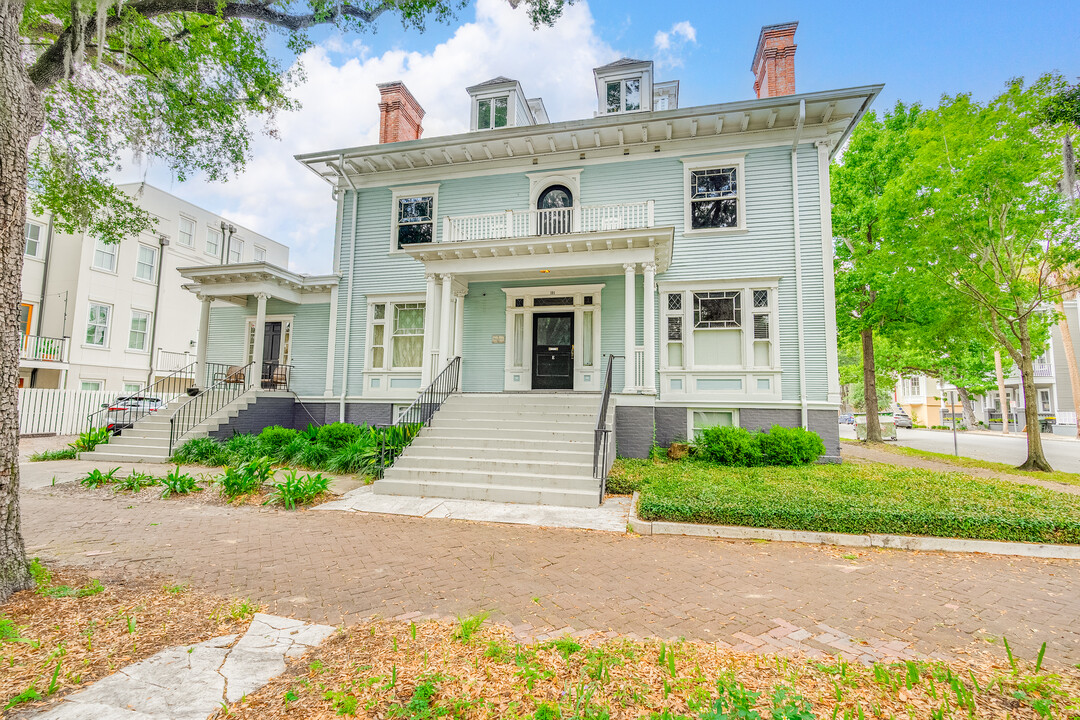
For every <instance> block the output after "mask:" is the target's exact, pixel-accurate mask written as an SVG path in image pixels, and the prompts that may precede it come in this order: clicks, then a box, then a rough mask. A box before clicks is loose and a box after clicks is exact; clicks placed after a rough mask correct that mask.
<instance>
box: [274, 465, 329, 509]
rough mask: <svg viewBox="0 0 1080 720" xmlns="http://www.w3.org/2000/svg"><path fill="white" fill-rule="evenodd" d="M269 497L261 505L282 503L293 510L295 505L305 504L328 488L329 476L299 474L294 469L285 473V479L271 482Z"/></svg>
mask: <svg viewBox="0 0 1080 720" xmlns="http://www.w3.org/2000/svg"><path fill="white" fill-rule="evenodd" d="M272 487H273V489H272V490H271V491H270V497H268V498H266V502H264V503H263V505H270V504H275V505H284V506H285V509H286V510H293V509H295V508H296V506H297V505H306V504H308V503H310V502H311V501H313V500H314V499H315V498H317V497H319V496H320V495H322V494H323V493H324V492H326V491H327V490H329V488H330V478H328V477H324V476H323V475H322V474H320V473H315V474H314V475H303V476H301V475H299V474H298V473H297V472H296V471H295V470H290V471H289V472H288V473H286V474H285V479H284V480H283V481H281V482H277V483H274V484H273V486H272Z"/></svg>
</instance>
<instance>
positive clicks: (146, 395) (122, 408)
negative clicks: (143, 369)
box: [86, 362, 195, 431]
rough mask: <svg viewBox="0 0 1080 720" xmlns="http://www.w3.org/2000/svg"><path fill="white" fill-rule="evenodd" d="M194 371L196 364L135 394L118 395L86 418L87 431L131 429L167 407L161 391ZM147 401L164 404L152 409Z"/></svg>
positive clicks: (190, 364)
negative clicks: (151, 414) (157, 401)
mask: <svg viewBox="0 0 1080 720" xmlns="http://www.w3.org/2000/svg"><path fill="white" fill-rule="evenodd" d="M194 369H195V363H194V362H192V363H189V364H188V365H186V366H185V367H182V368H180V369H179V370H176V371H174V372H171V373H169V374H168V375H166V376H165V377H163V378H161V379H160V380H158V381H157V382H155V383H153V384H151V385H146V386H144V387H141V388H139V389H138V390H136V391H135V392H129V393H124V394H123V395H118V396H117V397H115V398H113V399H112V400H110V401H109V402H108V403H106V404H105V405H103V406H102V407H101V409H100V410H97V411H95V412H92V413H90V414H89V415H88V416H87V417H86V426H87V427H86V429H87V430H90V431H92V430H94V429H96V428H99V427H107V428H109V429H110V430H114V429H115V430H117V431H120V430H124V429H126V428H129V427H131V426H132V425H134V424H135V423H136V422H138V421H139V420H142V419H143V418H144V417H146V416H147V415H149V414H150V413H152V412H156V411H157V410H158V409H159V408H161V407H165V405H167V404H168V400H164V399H162V397H161V395H163V394H164V393H162V392H161V391H162V390H163V389H165V386H166V385H168V384H169V383H171V382H174V381H175V380H177V379H178V378H180V377H182V376H184V375H190V374H191V373H192V372H193V371H194ZM169 394H170V395H174V396H175V395H178V394H179V393H171V392H170V393H169ZM170 399H171V398H170ZM146 400H151V401H154V400H161V401H162V404H161V405H158V406H155V407H150V403H149V402H146Z"/></svg>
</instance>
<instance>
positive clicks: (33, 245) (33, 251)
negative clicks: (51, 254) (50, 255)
mask: <svg viewBox="0 0 1080 720" xmlns="http://www.w3.org/2000/svg"><path fill="white" fill-rule="evenodd" d="M23 235H25V236H26V245H25V246H24V248H23V254H24V255H26V256H27V257H32V258H36V257H41V251H42V250H44V247H43V246H44V245H45V243H44V242H43V241H42V239H41V226H40V225H38V224H37V223H32V222H28V223H26V224H25V225H23Z"/></svg>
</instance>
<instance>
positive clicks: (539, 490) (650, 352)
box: [173, 23, 881, 505]
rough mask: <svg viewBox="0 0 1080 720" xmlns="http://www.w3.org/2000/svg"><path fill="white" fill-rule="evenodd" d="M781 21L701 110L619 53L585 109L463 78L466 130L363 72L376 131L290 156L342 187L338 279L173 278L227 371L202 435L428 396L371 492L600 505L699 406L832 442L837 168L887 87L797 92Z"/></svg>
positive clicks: (214, 270)
mask: <svg viewBox="0 0 1080 720" xmlns="http://www.w3.org/2000/svg"><path fill="white" fill-rule="evenodd" d="M794 32H795V24H794V23H791V24H784V25H777V26H770V27H766V28H763V29H762V32H761V36H760V39H759V42H758V47H757V52H756V55H755V57H754V60H753V67H752V69H753V72H754V77H755V83H754V89H755V95H756V97H752V99H748V100H737V101H734V102H723V103H719V104H713V105H700V106H695V107H682V106H680V103H679V85H678V82H677V81H666V82H661V81H660V80H659V79H658V78H656V77H654V66H653V63H652V62H649V61H639V60H632V59H625V58H624V59H622V60H619V61H617V62H614V63H611V64H609V65H605V66H603V67H599V68H596V69H595V70H594V71H593V74H594V76H595V82H596V94H597V105H596V111H595V112H594V113H593V115H592V116H591V117H587V118H579V119H572V120H566V121H559V122H551V121H550V120H549V119H548V117H547V114H546V111H545V109H544V104H543V102H542V101H541V100H540V99H539V98H529V97H528V96H527V95H526V93H525V91H524V89H523V88H522V86H521V84H519V83H518V82H516V81H514V80H511V79H508V78H504V77H498V78H495V79H493V80H489V81H487V82H481V83H479V84H477V85H475V86H473V87H470V88H468V93H469V95H470V96H471V116H470V126H471V129H470V131H469V132H467V133H462V134H459V135H451V136H446V137H432V138H422V137H421V133H422V130H421V122H422V119H423V110H422V109H421V107H420V104H419V102H418V101H417V100H416V99H415V98H413V96H412V95H411V94H410V93H409V91H408V90H407V89H406V88H405V87H404V86H403V85H402V84H401V83H388V84H385V85H381V86H380V92H381V97H382V102H381V103H380V109H381V113H382V119H381V122H382V126H381V128H380V129H381V138H382V139H383V141H384V142H381V143H380V144H378V145H369V146H363V147H353V148H342V149H333V150H327V151H325V152H317V153H311V154H306V155H302V156H299V157H298V159H299V161H300V162H301V163H302V164H303V165H304V166H306V168H307V169H308V170H311V171H313V172H315V173H316V174H318V175H319V177H321V178H323V179H324V180H326V182H327V183H328V184H329V185H330V186H331V187H332V190H333V194H334V198H335V200H336V208H335V212H336V227H337V235H336V242H335V246H334V258H333V273H332V274H329V275H326V276H320V277H312V276H302V275H296V274H293V273H291V272H289V271H287V270H284V269H282V268H277V267H274V266H272V265H268V264H265V263H242V264H233V265H225V266H217V267H199V268H188V269H183V270H182V271H181V272H182V274H183V275H184V276H185V278H186V279H187V281H188V282H189V283H190V284H189V285H188V287H189V289H191V290H192V291H193V292H195V293H197V294H198V295H199V296H200V297H201V298H202V299H203V304H202V308H203V310H202V323H201V326H202V328H201V335H200V341H199V349H200V354H199V362H200V363H202V368H201V370H200V377H205V378H207V381H206V382H207V385H208V386H210V387H211V388H212V389H214V390H215V392H217V393H218V395H219V396H221V397H224V398H226V399H229V397H230V396H229V391H228V389H229V388H234V389H233V391H232V392H233V394H237V393H239V391H240V390H243V391H244V392H243V397H242V398H241V400H240V401H239V402H242V403H243V405H242V411H239V412H233V413H232V415H234V416H235V417H233V416H232V415H231V416H230V417H229V418H228V419H227V421H226V422H224V423H221V422H218V424H217V425H214V426H213V427H212V428H211V429H210V430H207V432H210V433H211V434H214V433H216V434H219V435H220V434H222V433H225V432H231V431H233V430H237V429H242V430H252V429H258V428H260V427H262V426H264V425H267V424H283V425H293V426H296V427H303V426H304V425H306V424H307V423H308V422H310V421H315V422H331V421H335V420H339V419H344V420H346V421H348V422H354V423H361V422H363V423H372V424H389V423H394V422H395V421H397V420H398V419H399V416H400V414H401V413H402V412H404V411H405V410H407V409H408V408H409V407H410V406H411V405H413V404H414V402H415V401H417V398H418V397H420V398H421V402H420V405H421V406H423V407H422V408H421V411H420V413H419V414H417V411H416V408H415V407H414V409H413V410H412V411H410V415H409V416H408V417H407V418H406V419H418V418H419V419H423V420H428V419H429V418H430V423H429V425H428V426H427V427H425V429H424V430H423V431H422V432H421V434H420V436H419V437H418V438H417V440H416V441H414V443H413V444H412V445H411V446H410V447H409V449H408V450H407V451H406V452H405V454H404V455H403V456H401V457H400V458H399V459H398V460H397V462H396V463H395V464H394V466H393V467H392V468H391V469H390V470H389V471H388V472H387V473H386V476H385V478H383V479H382V480H379V481H378V482H377V483H376V486H375V489H376V491H377V492H386V493H397V494H407V495H429V496H437V497H465V498H484V499H495V500H515V501H521V502H545V503H555V504H566V505H595V504H596V503H597V502H598V500H599V497H600V495H599V492H600V491H601V489H602V482H603V477H604V475H605V472H606V468H607V465H609V464H610V462H611V458H612V456H613V454H614V452H613V451H617V453H618V454H619V455H621V456H630V457H643V456H645V455H647V454H648V453H649V451H650V449H651V448H652V447H653V446H654V444H655V445H660V446H666V445H668V444H669V443H671V442H672V441H676V440H685V439H689V438H693V437H694V435H695V433H697V432H698V431H700V430H701V429H702V428H703V427H707V426H712V425H738V426H742V427H745V428H768V427H769V426H771V425H773V424H779V425H786V426H797V425H801V426H804V427H808V428H810V429H811V430H814V431H816V432H818V433H819V434H820V435H821V436H822V438H823V439H824V440H825V443H826V446H827V448H828V454H829V455H830V456H832V457H834V458H835V457H838V455H839V439H838V432H837V410H838V407H839V403H840V386H839V381H838V376H837V357H836V327H835V313H834V302H833V281H832V252H831V246H832V236H831V229H830V221H829V218H830V200H829V185H828V177H829V161H830V158H831V157H832V155H833V154H834V153H835V152H836V150H837V148H838V147H839V146H840V145H841V144H842V143H843V142H844V140H845V138H846V137H847V135H848V134H849V133H850V132H851V130H852V128H853V127H854V125H855V124H856V123H857V122H858V121H859V118H860V117H861V116H862V114H863V113H864V112H865V111H866V109H867V107H868V106H869V105H870V103H871V102H872V101H873V99H874V97H875V96H876V95H877V93H878V92H879V90H880V89H881V86H877V85H875V86H867V87H855V88H848V89H842V90H828V91H822V92H811V93H802V94H795V93H794V76H793V73H794V69H793V68H794V57H793V56H794V50H795V46H794V42H793V36H794ZM748 85H749V83H748ZM783 92H787V93H788V94H782V93H783ZM748 94H749V93H748ZM241 376H242V377H243V379H244V381H243V382H242V383H241V382H238V380H239V378H240V377H241ZM237 386H238V387H237ZM425 390H427V392H426V393H423V394H422V391H425ZM207 396H208V397H211V398H212V397H213V396H214V395H213V393H212V392H208V393H207ZM237 396H238V397H239V395H237ZM208 402H209V401H208ZM220 402H221V401H218V403H219V404H220ZM230 402H232V401H231V400H230ZM436 407H438V408H439V409H438V410H437V411H434V409H435V408H436ZM432 411H434V413H433V414H432ZM204 414H205V413H204ZM421 415H422V416H423V417H420V416H421ZM203 430H205V428H203ZM186 432H187V431H186ZM197 432H200V428H198V427H193V429H192V430H191V431H190V432H189V435H190V434H192V433H197ZM181 439H182V438H174V439H173V441H174V442H175V441H177V440H181Z"/></svg>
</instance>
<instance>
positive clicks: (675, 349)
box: [663, 292, 684, 368]
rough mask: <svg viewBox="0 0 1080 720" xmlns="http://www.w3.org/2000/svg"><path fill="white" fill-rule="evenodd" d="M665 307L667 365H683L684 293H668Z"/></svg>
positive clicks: (675, 366)
mask: <svg viewBox="0 0 1080 720" xmlns="http://www.w3.org/2000/svg"><path fill="white" fill-rule="evenodd" d="M663 308H664V338H665V342H666V343H667V366H668V367H671V368H681V367H682V366H683V343H684V340H683V294H682V293H681V292H678V293H668V294H667V295H666V297H665V302H664V305H663Z"/></svg>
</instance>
